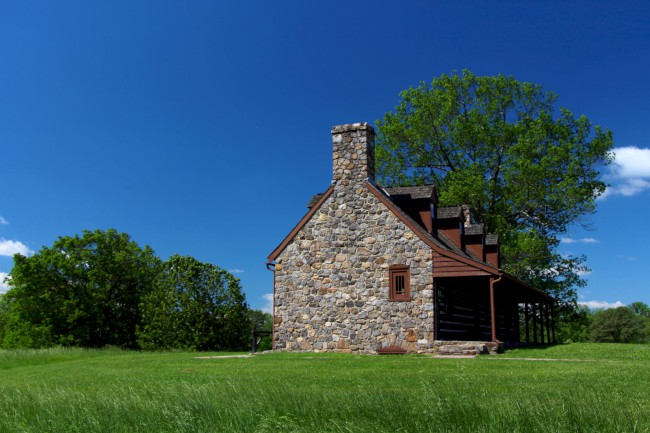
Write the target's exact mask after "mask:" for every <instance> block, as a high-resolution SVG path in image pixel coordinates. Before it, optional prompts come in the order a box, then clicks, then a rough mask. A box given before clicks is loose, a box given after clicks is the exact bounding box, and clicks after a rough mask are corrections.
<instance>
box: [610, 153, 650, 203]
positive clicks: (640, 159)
mask: <svg viewBox="0 0 650 433" xmlns="http://www.w3.org/2000/svg"><path fill="white" fill-rule="evenodd" d="M612 153H613V154H614V162H613V163H612V165H611V166H610V169H609V173H607V174H606V175H605V176H604V179H605V181H607V182H608V183H610V185H611V186H610V187H609V188H607V190H606V191H605V193H604V194H603V195H601V196H600V197H599V199H604V198H606V197H608V196H610V195H622V196H625V197H631V196H633V195H637V194H639V193H640V192H642V191H645V190H647V189H650V149H648V148H640V147H636V146H628V147H618V148H616V149H614V151H613V152H612Z"/></svg>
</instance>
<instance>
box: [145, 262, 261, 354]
mask: <svg viewBox="0 0 650 433" xmlns="http://www.w3.org/2000/svg"><path fill="white" fill-rule="evenodd" d="M142 312H143V327H142V330H141V332H140V333H139V342H140V345H141V346H142V347H143V348H144V349H190V350H234V349H243V348H247V347H248V346H249V343H250V330H251V328H250V316H249V313H248V306H247V304H246V298H245V295H244V293H243V292H242V289H241V285H240V283H239V279H238V278H236V277H234V276H233V275H232V274H230V273H229V272H227V271H225V270H223V269H221V268H219V267H218V266H215V265H212V264H209V263H203V262H200V261H198V260H196V259H194V258H192V257H186V256H180V255H174V256H172V257H170V258H169V260H167V261H166V262H164V263H163V266H162V273H161V275H160V278H159V279H158V281H157V283H156V287H155V290H154V291H152V292H151V293H149V294H148V295H147V296H146V297H145V298H144V299H143V303H142Z"/></svg>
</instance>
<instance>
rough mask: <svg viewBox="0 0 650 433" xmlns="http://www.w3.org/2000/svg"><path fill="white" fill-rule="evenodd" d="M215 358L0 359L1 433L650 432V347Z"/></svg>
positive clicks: (101, 354) (95, 354)
mask: <svg viewBox="0 0 650 433" xmlns="http://www.w3.org/2000/svg"><path fill="white" fill-rule="evenodd" d="M216 355H219V354H211V353H200V354H197V353H147V352H123V351H119V350H78V349H77V350H75V349H48V350H39V351H15V352H14V351H11V352H0V431H2V432H74V431H78V432H111V433H115V432H153V431H156V432H219V431H224V432H226V431H227V432H236V431H242V432H249V431H250V432H254V431H260V432H263V431H269V432H270V431H274V432H276V431H296V432H319V431H322V432H360V431H361V432H363V431H373V432H377V431H381V432H384V431H385V432H396V431H404V432H411V431H413V432H419V431H423V432H426V431H431V432H528V431H530V432H570V431H573V432H610V431H611V432H633V431H640V432H641V431H650V392H649V391H648V384H649V383H650V346H649V345H614V344H570V345H558V346H550V347H543V348H538V349H517V350H509V351H506V352H505V353H504V354H502V355H497V356H481V357H477V358H473V359H441V358H431V357H429V356H417V355H406V356H366V355H348V354H315V353H298V354H289V353H273V354H264V355H258V356H254V357H247V358H209V359H199V357H206V356H216ZM516 358H522V359H516ZM536 359H539V361H535V360H536ZM551 360H552V361H551Z"/></svg>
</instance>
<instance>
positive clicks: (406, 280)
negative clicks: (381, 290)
mask: <svg viewBox="0 0 650 433" xmlns="http://www.w3.org/2000/svg"><path fill="white" fill-rule="evenodd" d="M402 278H403V280H402V281H401V283H400V280H401V279H402ZM400 286H401V287H400ZM400 289H401V291H402V293H398V290H400ZM388 299H389V300H390V301H395V302H404V301H410V300H411V268H410V267H409V266H407V265H392V266H390V267H389V268H388Z"/></svg>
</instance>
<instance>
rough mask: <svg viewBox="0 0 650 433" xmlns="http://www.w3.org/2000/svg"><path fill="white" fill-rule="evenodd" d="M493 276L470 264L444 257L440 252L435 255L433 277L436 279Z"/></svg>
mask: <svg viewBox="0 0 650 433" xmlns="http://www.w3.org/2000/svg"><path fill="white" fill-rule="evenodd" d="M482 275H491V274H490V273H489V272H486V271H484V270H481V269H478V268H476V267H474V266H471V265H470V264H467V263H463V262H460V261H458V260H456V259H453V258H451V257H446V256H443V255H442V254H440V253H438V252H434V253H433V276H434V278H435V277H468V276H482Z"/></svg>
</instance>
